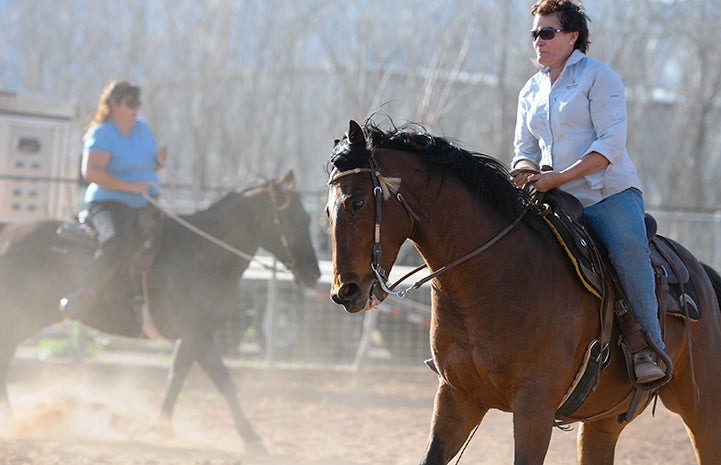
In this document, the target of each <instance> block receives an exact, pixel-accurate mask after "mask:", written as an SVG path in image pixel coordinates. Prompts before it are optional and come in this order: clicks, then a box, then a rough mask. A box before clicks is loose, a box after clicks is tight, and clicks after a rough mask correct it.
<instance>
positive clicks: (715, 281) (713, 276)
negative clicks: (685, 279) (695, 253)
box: [702, 263, 721, 310]
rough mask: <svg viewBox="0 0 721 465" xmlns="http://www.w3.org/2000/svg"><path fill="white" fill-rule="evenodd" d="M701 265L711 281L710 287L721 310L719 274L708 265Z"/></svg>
mask: <svg viewBox="0 0 721 465" xmlns="http://www.w3.org/2000/svg"><path fill="white" fill-rule="evenodd" d="M702 265H703V269H704V270H705V271H706V274H707V275H708V278H709V279H710V280H711V285H712V286H713V290H714V292H715V293H716V300H717V301H718V302H719V305H720V306H719V309H720V310H721V275H719V273H718V272H717V271H716V270H714V269H713V268H711V267H710V266H709V265H707V264H705V263H702Z"/></svg>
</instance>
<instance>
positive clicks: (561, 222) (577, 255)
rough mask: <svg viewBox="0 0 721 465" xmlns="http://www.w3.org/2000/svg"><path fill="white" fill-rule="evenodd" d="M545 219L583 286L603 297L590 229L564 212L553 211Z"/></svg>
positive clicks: (601, 280)
mask: <svg viewBox="0 0 721 465" xmlns="http://www.w3.org/2000/svg"><path fill="white" fill-rule="evenodd" d="M543 219H544V220H545V221H546V224H547V225H548V227H549V228H550V229H551V231H552V232H553V235H554V236H556V239H558V242H559V243H560V244H561V246H562V247H563V249H564V250H565V251H566V255H568V258H569V260H571V264H572V265H573V268H574V269H575V270H576V274H577V275H578V277H579V278H580V280H581V283H582V284H583V286H584V287H585V288H586V289H588V291H589V292H590V293H591V294H593V295H595V296H596V297H598V298H599V299H601V298H602V297H601V296H602V295H603V293H604V289H603V279H602V277H601V274H600V273H601V272H600V269H601V267H600V264H599V263H597V260H596V259H595V257H596V256H597V254H596V252H595V251H594V250H593V247H595V246H594V245H593V242H592V240H591V237H590V235H589V234H588V231H586V230H585V228H584V227H583V226H581V225H578V224H577V223H575V221H574V220H573V219H572V218H571V217H570V216H568V215H566V214H564V213H563V212H560V213H559V212H558V211H551V212H549V213H548V214H546V215H544V216H543Z"/></svg>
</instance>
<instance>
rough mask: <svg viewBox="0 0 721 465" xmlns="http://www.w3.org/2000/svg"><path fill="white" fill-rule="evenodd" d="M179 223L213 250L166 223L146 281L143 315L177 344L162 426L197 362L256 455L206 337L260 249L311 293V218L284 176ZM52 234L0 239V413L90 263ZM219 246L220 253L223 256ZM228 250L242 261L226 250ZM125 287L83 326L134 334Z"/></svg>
mask: <svg viewBox="0 0 721 465" xmlns="http://www.w3.org/2000/svg"><path fill="white" fill-rule="evenodd" d="M182 219H184V220H185V221H187V222H188V223H190V224H191V225H193V226H195V227H196V228H199V229H200V230H202V231H204V232H205V233H207V234H209V235H210V236H212V237H213V238H215V239H218V240H219V241H222V242H218V243H214V242H211V241H210V240H208V239H207V238H205V237H201V236H199V235H198V234H196V232H194V231H192V230H190V229H188V228H186V227H185V226H183V225H181V224H180V223H179V222H176V221H174V220H173V219H171V218H166V219H165V220H163V221H164V224H163V225H162V232H161V233H160V245H159V247H160V248H159V250H158V253H157V257H156V259H155V262H154V264H153V266H152V271H151V272H150V274H149V275H148V288H149V289H148V290H149V305H150V311H151V314H152V317H153V319H154V321H155V324H156V326H157V329H158V330H159V332H160V333H161V334H162V335H163V336H164V337H165V338H168V339H177V340H178V344H177V346H176V351H175V355H174V360H173V364H172V367H171V370H170V374H169V378H168V385H167V389H166V393H165V398H164V400H163V406H162V410H161V415H162V418H163V419H165V420H169V419H170V416H171V415H172V413H173V409H174V406H175V404H176V400H177V398H178V395H179V393H180V389H181V387H182V384H183V381H184V380H185V378H186V376H187V374H188V372H189V370H190V368H191V367H192V365H193V364H194V363H196V362H197V363H198V364H199V365H200V367H201V368H202V369H203V371H204V372H205V373H206V374H207V375H208V377H209V378H210V379H211V380H212V382H213V383H214V385H215V386H216V388H217V389H218V390H219V391H220V393H221V394H222V395H223V396H224V397H225V400H226V401H227V403H228V405H229V407H230V410H231V413H232V415H233V419H234V422H235V427H236V429H237V431H238V433H239V434H240V435H241V436H242V437H243V439H245V441H246V443H247V444H248V445H250V446H251V447H256V448H262V443H261V442H260V439H259V438H258V436H257V435H256V433H255V432H254V430H253V428H252V427H251V424H250V422H249V421H248V420H247V419H246V417H245V415H244V414H243V411H242V409H241V407H240V403H239V401H238V398H237V394H236V389H235V386H234V383H233V380H232V378H231V376H230V374H229V372H228V370H227V368H226V367H225V365H224V364H223V361H222V358H221V355H220V352H219V350H218V348H217V347H216V344H215V340H214V337H213V335H214V333H215V332H216V331H217V330H218V329H220V328H221V327H222V326H223V325H224V323H225V322H226V321H227V319H228V318H229V317H230V316H231V314H232V312H233V311H234V308H235V298H236V290H237V287H238V281H239V279H240V278H241V275H242V274H243V272H244V271H245V269H246V268H247V267H248V264H249V260H248V257H252V255H254V254H255V253H256V251H257V250H258V248H260V247H263V248H264V249H266V250H267V251H269V252H271V253H272V254H274V255H275V256H276V257H277V258H278V259H279V260H280V261H282V262H283V263H284V264H285V265H286V266H287V267H288V268H289V269H290V270H291V271H292V272H293V274H294V277H295V279H296V282H297V283H298V284H299V285H301V286H305V287H313V286H315V284H316V282H317V280H318V278H319V276H320V271H319V268H318V260H317V258H316V255H315V251H314V249H313V245H312V242H311V239H310V231H309V226H310V217H309V216H308V214H307V213H306V212H305V210H304V208H303V205H302V203H301V199H300V196H299V194H298V192H297V191H296V190H295V182H294V178H293V174H292V172H288V173H286V174H285V175H283V176H279V177H278V178H277V179H274V180H270V181H267V182H265V183H262V184H259V185H255V186H251V187H248V188H246V189H238V190H237V191H235V192H233V193H230V194H228V195H226V196H225V197H223V198H221V199H220V200H218V201H217V202H215V203H214V204H213V205H211V206H210V207H209V208H207V209H205V210H202V211H198V212H196V213H194V214H192V215H188V216H184V217H183V218H182ZM60 224H61V223H60V222H58V221H34V222H28V223H21V224H14V225H8V226H6V227H5V228H3V230H2V231H0V251H1V252H0V309H1V310H0V319H1V320H2V324H0V407H5V410H9V408H8V405H9V404H8V397H7V389H6V377H7V372H8V367H9V364H10V362H11V360H12V358H13V354H14V352H15V348H16V346H17V344H19V343H20V342H22V341H23V340H25V339H26V338H27V337H28V336H30V335H32V334H33V333H35V332H37V331H39V330H40V329H42V328H44V327H46V326H48V325H50V324H52V323H55V322H57V321H60V320H61V316H60V313H59V312H58V310H57V308H58V299H60V297H61V296H63V295H64V294H65V293H67V292H68V290H72V289H77V288H78V287H79V286H80V284H81V281H82V279H83V277H84V274H85V272H84V271H83V270H84V269H87V263H88V262H89V261H90V260H91V257H92V249H86V248H76V247H74V246H73V245H72V244H68V243H66V242H65V241H63V240H61V239H60V238H59V237H58V235H57V234H56V230H57V229H58V227H59V226H60ZM223 243H225V245H226V246H229V247H226V248H223V247H222V246H221V245H223ZM219 244H221V245H219ZM233 248H235V250H236V251H241V252H243V253H244V254H246V255H245V257H243V256H239V255H237V254H233V253H231V252H229V251H228V250H227V249H230V250H232V249H233ZM240 255H242V254H240ZM126 278H127V277H126ZM129 287H132V283H131V282H130V279H122V277H116V278H115V279H114V281H113V283H112V284H111V286H109V287H108V289H107V291H104V293H103V294H101V295H100V296H99V298H98V300H99V302H98V305H97V306H98V308H97V309H96V310H94V311H93V312H91V313H93V314H94V315H96V316H95V317H94V319H92V320H90V321H88V323H89V324H91V325H92V326H94V327H96V328H98V329H101V330H102V331H106V332H110V333H115V334H122V335H132V334H133V333H132V331H133V330H134V328H135V331H137V323H136V322H135V314H134V312H132V311H131V310H130V302H131V297H132V296H133V295H134V294H133V293H132V292H131V290H130V289H128V288H129ZM134 334H137V332H135V333H134ZM1 416H2V415H0V417H1Z"/></svg>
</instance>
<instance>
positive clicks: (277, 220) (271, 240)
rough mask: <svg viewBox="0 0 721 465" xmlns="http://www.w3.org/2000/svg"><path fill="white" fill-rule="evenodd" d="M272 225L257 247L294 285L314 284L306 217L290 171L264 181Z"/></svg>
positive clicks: (316, 276)
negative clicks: (290, 275)
mask: <svg viewBox="0 0 721 465" xmlns="http://www.w3.org/2000/svg"><path fill="white" fill-rule="evenodd" d="M266 188H267V193H268V196H269V198H270V203H271V205H270V210H271V212H272V222H271V224H272V226H270V227H269V230H268V231H267V233H266V234H263V236H262V238H261V246H262V247H263V248H264V249H266V250H267V251H269V252H271V253H272V254H273V255H275V256H276V257H277V258H278V259H279V260H280V261H281V262H283V264H284V265H285V266H287V267H288V268H289V269H290V270H291V272H292V273H293V276H294V277H295V281H296V282H297V283H298V285H300V286H303V287H315V285H316V283H317V282H318V279H319V278H320V268H319V267H318V258H317V257H316V254H315V249H314V248H313V243H312V241H311V238H310V216H309V215H308V213H306V211H305V209H304V208H303V203H302V202H301V199H300V195H299V194H298V192H297V191H296V190H295V178H294V176H293V172H292V171H288V172H287V173H285V174H283V175H281V176H279V177H278V178H277V179H272V180H270V181H268V184H267V187H266Z"/></svg>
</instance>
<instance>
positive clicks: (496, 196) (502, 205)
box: [330, 120, 528, 218]
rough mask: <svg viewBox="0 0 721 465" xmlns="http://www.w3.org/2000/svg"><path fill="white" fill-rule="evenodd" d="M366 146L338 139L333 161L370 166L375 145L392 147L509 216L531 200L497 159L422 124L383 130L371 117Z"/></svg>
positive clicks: (366, 127)
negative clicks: (454, 180) (459, 145)
mask: <svg viewBox="0 0 721 465" xmlns="http://www.w3.org/2000/svg"><path fill="white" fill-rule="evenodd" d="M363 133H364V134H365V137H366V144H367V146H366V147H359V146H357V145H354V144H350V143H349V141H348V138H347V137H346V138H344V139H343V140H341V141H336V146H335V149H334V150H333V154H332V155H331V159H330V163H331V164H332V165H333V167H335V168H336V169H338V170H340V171H346V170H350V169H354V168H366V167H368V159H369V158H370V157H371V156H372V154H373V152H374V151H375V150H376V149H393V150H401V151H404V152H408V153H412V154H414V155H417V156H418V157H419V158H420V160H421V161H422V162H423V164H424V165H425V167H426V171H427V173H428V176H429V177H440V178H443V177H446V176H452V177H454V178H456V179H457V180H458V181H460V182H461V183H462V184H463V185H464V186H466V187H467V188H468V190H469V191H471V192H472V193H474V194H475V195H476V196H477V197H478V198H479V199H481V200H484V201H487V202H490V203H491V204H492V205H494V206H495V207H496V208H498V209H499V210H500V211H501V212H503V213H504V214H506V215H507V216H508V217H509V218H515V217H516V216H518V215H519V214H520V212H521V211H522V210H523V208H524V206H525V205H526V204H527V203H528V194H527V193H526V192H525V191H523V190H522V189H518V188H517V187H516V186H515V185H514V184H513V182H511V180H510V176H509V173H508V169H507V168H506V167H505V165H503V163H501V162H500V161H498V160H497V159H495V158H493V157H491V156H489V155H484V154H482V153H477V152H469V151H467V150H465V149H462V148H460V147H458V146H456V145H454V144H453V143H452V142H451V141H450V140H448V139H446V138H443V137H438V136H433V135H432V134H429V133H428V132H427V131H426V130H425V129H424V128H423V127H422V126H421V125H418V124H414V123H411V124H407V125H403V126H401V127H396V126H395V125H394V124H393V123H392V122H391V128H390V129H388V130H383V129H381V128H380V127H379V126H377V125H376V124H375V123H373V122H372V121H369V120H368V121H366V122H364V123H363Z"/></svg>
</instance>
